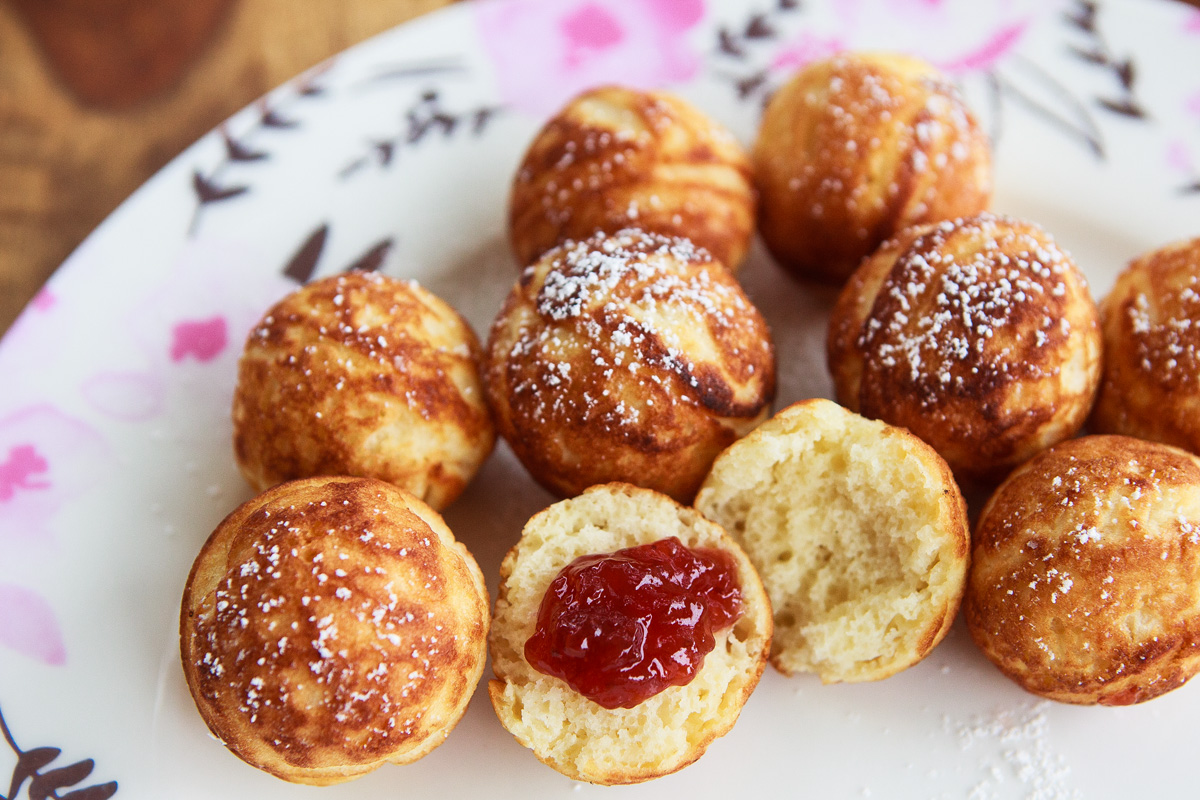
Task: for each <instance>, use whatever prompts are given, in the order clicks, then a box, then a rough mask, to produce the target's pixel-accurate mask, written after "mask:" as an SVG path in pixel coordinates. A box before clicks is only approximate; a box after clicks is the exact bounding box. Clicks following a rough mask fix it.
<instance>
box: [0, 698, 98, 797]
mask: <svg viewBox="0 0 1200 800" xmlns="http://www.w3.org/2000/svg"><path fill="white" fill-rule="evenodd" d="M0 735H2V736H3V739H4V742H5V744H7V745H8V747H9V749H11V750H12V752H13V754H14V755H15V756H16V757H17V761H16V764H15V765H14V766H13V772H12V778H11V780H10V781H9V784H8V789H7V792H6V793H5V794H3V795H0V800H17V798H18V797H19V795H20V792H21V789H22V787H26V784H28V786H27V787H26V797H27V798H28V800H108V798H110V797H112V796H113V795H114V794H116V793H117V782H116V781H109V782H108V783H102V784H96V785H95V786H88V787H84V788H80V789H73V790H71V791H69V792H66V793H65V794H60V792H62V791H63V790H64V789H67V788H69V787H72V786H75V785H77V784H79V783H80V782H82V781H83V780H85V779H86V778H87V777H88V776H89V775H91V774H92V770H93V769H94V768H95V762H94V761H92V759H90V758H87V759H84V760H82V761H77V762H75V763H74V764H69V765H67V766H65V767H58V768H55V769H46V767H48V766H49V765H50V764H51V763H53V762H54V760H55V759H56V758H58V757H59V755H61V754H62V751H61V750H60V749H59V748H57V747H35V748H33V749H32V750H22V749H21V748H20V746H18V745H17V742H16V739H15V738H14V736H13V733H12V731H11V730H9V728H8V723H7V722H5V720H4V715H3V714H0ZM2 785H3V784H0V786H2Z"/></svg>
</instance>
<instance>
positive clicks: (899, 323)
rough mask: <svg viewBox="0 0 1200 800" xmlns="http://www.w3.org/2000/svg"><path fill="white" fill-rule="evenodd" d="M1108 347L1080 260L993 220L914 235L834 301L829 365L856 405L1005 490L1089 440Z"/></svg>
mask: <svg viewBox="0 0 1200 800" xmlns="http://www.w3.org/2000/svg"><path fill="white" fill-rule="evenodd" d="M1101 350H1102V344H1101V336H1100V320H1099V312H1098V311H1097V309H1096V303H1095V301H1093V299H1092V296H1091V293H1090V290H1089V289H1088V285H1087V281H1086V280H1085V279H1084V277H1083V274H1082V273H1081V272H1080V271H1079V269H1078V267H1076V265H1075V263H1074V261H1073V260H1072V259H1071V257H1070V256H1069V255H1068V254H1067V253H1066V252H1064V251H1063V250H1062V249H1061V248H1059V247H1058V245H1057V244H1056V243H1055V242H1054V240H1053V238H1052V237H1051V236H1050V235H1049V234H1047V233H1046V232H1045V231H1044V230H1042V229H1041V228H1040V227H1038V226H1037V225H1034V224H1032V223H1029V222H1024V221H1021V220H1016V219H1012V218H1008V217H1000V216H995V215H992V214H988V213H984V214H980V215H978V216H975V217H971V218H967V219H959V220H953V221H946V222H940V223H934V224H929V225H924V226H918V227H915V228H910V229H908V230H906V231H904V232H902V233H901V234H900V235H898V236H897V237H896V238H894V239H892V240H891V241H889V242H886V243H884V244H883V245H882V246H881V247H880V248H879V250H878V251H876V252H875V253H874V254H872V256H871V257H870V258H868V259H867V260H865V261H864V262H863V264H862V266H861V267H859V269H858V270H857V271H856V272H855V273H854V275H853V276H852V277H851V278H850V280H849V281H848V282H847V284H846V286H845V287H843V289H842V293H841V294H840V295H839V297H838V300H837V302H836V304H835V305H834V309H833V312H832V315H831V318H830V327H829V340H828V350H827V357H828V363H829V369H830V372H831V373H832V374H833V382H834V387H835V389H836V391H837V399H838V401H839V402H840V403H841V404H842V405H844V406H846V407H847V408H849V409H851V410H852V411H857V412H858V413H860V414H863V415H864V416H867V417H871V418H873V419H881V420H883V421H884V422H888V423H890V424H892V425H898V426H900V427H903V428H908V429H909V430H910V431H912V432H913V433H915V434H916V435H917V436H919V437H920V438H922V439H924V440H925V441H926V442H928V443H929V444H931V445H932V446H933V448H934V449H935V450H937V451H938V453H940V454H941V456H942V457H943V458H945V459H946V461H947V462H948V463H949V464H950V467H951V468H952V469H953V470H954V472H955V474H956V475H957V476H959V477H960V478H969V479H974V480H980V481H993V480H999V479H1000V478H1003V477H1004V475H1005V474H1006V473H1007V472H1008V471H1009V470H1010V469H1012V468H1013V467H1014V466H1016V465H1017V464H1020V463H1021V462H1022V461H1025V460H1026V459H1028V458H1030V457H1031V456H1033V455H1034V454H1035V453H1037V452H1039V451H1041V450H1044V449H1046V448H1047V447H1049V446H1050V445H1052V444H1055V443H1056V442H1060V441H1062V440H1063V439H1066V438H1068V437H1070V436H1072V435H1074V434H1075V433H1076V432H1077V431H1078V430H1079V428H1080V427H1081V426H1082V425H1083V423H1084V420H1085V419H1086V418H1087V415H1088V412H1089V411H1090V410H1091V407H1092V401H1093V399H1094V398H1095V394H1096V387H1097V385H1098V383H1099V380H1100V370H1101Z"/></svg>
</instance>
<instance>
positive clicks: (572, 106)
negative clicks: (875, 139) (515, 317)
mask: <svg viewBox="0 0 1200 800" xmlns="http://www.w3.org/2000/svg"><path fill="white" fill-rule="evenodd" d="M754 214H755V193H754V183H753V179H752V176H751V168H750V159H749V157H748V156H747V154H746V152H745V150H744V149H743V148H742V146H741V145H740V144H739V143H738V142H737V140H736V139H735V138H734V137H733V135H732V134H731V133H729V131H727V130H725V129H724V128H723V127H721V126H720V125H718V124H717V123H716V122H714V121H712V120H711V119H709V118H708V117H706V116H705V115H704V114H702V113H701V112H700V111H698V110H696V109H695V108H693V107H692V106H691V105H689V104H688V103H686V102H684V101H683V100H681V99H679V98H678V97H674V96H672V95H670V94H667V93H665V92H655V91H640V90H637V89H627V88H623V87H618V86H604V87H600V88H597V89H592V90H590V91H587V92H584V93H583V94H581V95H579V96H578V97H576V98H574V99H573V100H571V101H570V102H569V103H568V104H567V105H566V107H565V108H563V109H562V110H561V111H559V112H558V114H556V115H555V116H554V117H552V118H551V119H550V120H549V121H548V122H547V123H546V125H545V126H544V127H543V128H542V129H541V131H540V132H539V133H538V134H537V136H536V137H535V138H534V140H533V142H532V144H530V146H529V150H528V152H527V153H526V154H525V158H524V160H523V161H522V162H521V165H520V167H519V168H518V170H517V173H516V177H515V178H514V180H513V185H512V194H511V197H510V199H509V238H510V241H511V244H512V248H513V253H514V255H515V256H516V258H517V262H518V263H519V264H520V265H521V266H525V265H527V264H530V263H532V262H533V261H534V260H535V259H536V258H537V257H538V256H540V255H541V254H542V253H544V252H546V251H547V250H549V249H550V248H551V247H554V246H555V245H558V244H562V243H563V242H565V241H567V240H568V239H575V240H578V239H586V238H587V237H588V236H591V235H592V234H593V233H595V232H596V231H604V232H605V233H616V232H617V231H619V230H621V229H623V228H628V227H639V228H642V229H643V230H647V231H653V232H655V233H661V234H664V235H667V236H682V237H684V238H687V239H691V240H692V241H693V242H695V243H696V244H697V245H699V246H701V247H703V248H705V249H707V250H708V251H709V253H711V254H712V256H713V257H714V258H715V259H716V260H717V261H719V262H721V263H722V264H724V265H725V266H726V267H728V268H729V269H732V270H736V269H737V268H738V267H739V266H740V265H741V263H742V259H743V258H744V257H745V255H746V250H747V248H748V247H749V246H750V240H751V238H752V237H753V236H754Z"/></svg>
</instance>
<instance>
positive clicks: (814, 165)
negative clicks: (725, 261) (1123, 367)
mask: <svg viewBox="0 0 1200 800" xmlns="http://www.w3.org/2000/svg"><path fill="white" fill-rule="evenodd" d="M753 158H754V169H755V175H756V180H757V182H758V189H759V192H760V201H759V231H760V232H761V233H762V237H763V241H764V242H765V243H766V245H767V248H768V249H769V250H770V251H771V254H772V255H773V256H774V257H775V259H776V260H777V261H778V262H779V263H780V264H781V265H783V267H784V268H786V269H787V270H788V271H789V272H791V273H792V274H794V275H796V276H797V277H801V278H806V279H812V280H817V281H821V282H825V283H833V284H841V283H842V282H844V281H845V280H846V278H847V277H849V275H850V273H851V272H853V271H854V269H855V267H857V266H858V264H859V262H860V261H861V260H862V258H863V257H864V256H866V255H868V254H869V253H871V252H872V251H873V250H875V248H876V247H878V246H879V245H880V244H881V243H882V242H883V241H884V240H885V239H888V238H890V237H891V236H893V235H895V234H896V233H898V232H899V231H900V230H902V229H904V228H906V227H908V226H910V225H915V224H918V223H924V222H935V221H938V220H943V219H950V218H954V217H963V216H969V215H972V214H976V213H978V212H980V211H984V210H985V209H987V207H988V204H989V203H990V202H991V194H992V166H991V149H990V144H989V142H988V140H987V137H986V136H985V135H984V133H983V132H982V131H981V130H980V127H979V125H978V123H977V122H976V121H975V118H974V116H972V114H971V112H970V111H969V110H968V109H967V107H966V105H965V103H964V101H963V99H962V97H961V95H960V94H959V92H958V91H957V90H956V89H955V87H954V86H953V85H952V84H951V83H950V82H949V80H948V79H947V78H946V77H945V76H943V75H942V74H940V73H939V72H938V71H937V70H936V69H935V68H934V67H932V66H930V65H929V64H926V63H925V62H923V61H920V60H918V59H915V58H911V57H909V56H904V55H899V54H891V53H841V54H839V55H835V56H833V57H832V58H829V59H826V60H822V61H817V62H814V63H812V64H810V65H808V66H807V67H805V68H804V69H803V70H801V71H800V72H799V73H798V74H797V75H795V77H793V78H792V79H791V80H790V81H789V82H788V83H787V84H785V85H784V86H783V87H782V88H780V89H779V90H778V91H777V92H776V93H775V94H774V96H772V98H771V100H770V102H769V104H768V105H767V108H766V111H765V112H764V114H763V119H762V125H761V127H760V128H759V133H758V139H757V141H756V142H755V145H754V153H753Z"/></svg>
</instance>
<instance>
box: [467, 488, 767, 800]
mask: <svg viewBox="0 0 1200 800" xmlns="http://www.w3.org/2000/svg"><path fill="white" fill-rule="evenodd" d="M586 491H587V492H614V493H619V494H625V495H631V494H636V493H640V492H644V491H645V490H644V489H641V488H640V487H637V486H633V485H631V484H623V483H619V482H614V483H608V484H602V485H597V486H592V487H589V488H588V489H587V490H586ZM541 513H543V514H544V513H545V512H544V511H543V512H541ZM680 513H681V514H682V515H688V514H693V513H694V514H696V516H698V517H700V518H701V519H704V521H705V522H706V523H708V524H712V525H713V526H714V528H716V530H717V532H718V536H719V541H717V542H715V543H713V542H706V543H705V544H704V546H706V547H719V548H721V549H722V550H724V551H725V552H727V553H728V554H729V555H730V556H731V557H732V558H733V559H734V562H735V563H736V564H737V568H738V581H739V585H740V586H741V589H742V599H743V602H744V604H745V609H744V613H743V620H749V623H743V622H739V623H735V624H737V625H740V624H753V625H754V626H756V627H757V628H759V629H761V630H762V631H764V632H765V636H764V637H763V645H762V647H761V649H760V650H759V651H758V652H751V653H748V654H747V655H748V657H749V658H751V659H752V660H753V662H754V664H753V669H752V671H751V672H750V673H748V676H747V679H746V681H745V683H744V684H743V685H742V686H741V687H740V689H739V691H737V692H736V693H735V694H733V695H731V696H729V697H728V698H727V699H726V702H725V703H724V704H723V708H725V709H728V711H727V713H726V714H725V715H724V716H723V717H722V718H721V719H719V720H717V721H716V724H712V721H710V727H709V730H708V733H707V735H706V736H704V737H703V738H702V739H698V740H696V742H695V743H694V745H693V747H692V750H691V752H690V753H689V754H688V755H687V757H686V758H684V759H681V760H678V761H675V762H672V763H671V764H659V765H657V766H656V767H655V768H653V769H649V770H626V771H622V770H613V771H610V772H608V773H606V774H604V775H603V776H598V775H584V774H582V773H580V772H579V771H577V770H576V769H574V766H573V765H571V764H564V763H562V762H560V761H556V760H554V759H552V758H547V757H545V756H544V754H542V753H539V752H537V751H536V750H534V751H533V752H534V755H535V756H536V757H537V758H538V760H539V761H541V762H542V763H543V764H546V765H547V766H549V767H551V768H553V769H555V770H557V771H558V772H561V773H562V774H564V775H566V776H567V777H569V778H572V779H573V780H582V781H587V782H590V783H595V784H599V785H604V786H625V785H631V784H636V783H644V782H646V781H649V780H653V779H655V778H661V777H663V776H664V775H670V774H673V773H675V772H678V771H679V770H681V769H683V768H684V767H687V766H689V765H691V764H693V763H695V762H696V761H697V760H698V759H699V758H700V756H702V755H704V753H705V752H706V751H707V749H708V746H709V745H710V744H712V743H713V742H714V741H716V740H717V739H719V738H721V737H722V736H724V735H725V734H727V733H728V732H729V731H730V730H732V729H733V726H734V724H735V723H736V722H737V719H738V716H739V715H740V713H741V709H742V708H743V707H744V706H745V704H746V701H747V700H748V699H749V698H750V695H751V694H752V693H753V692H754V689H755V688H756V687H757V686H758V682H759V680H760V679H761V678H762V674H763V672H764V671H765V669H766V665H767V662H768V657H769V655H770V651H771V635H772V632H773V621H772V619H771V609H770V600H768V598H767V595H766V590H765V589H764V588H763V585H762V581H761V580H760V579H759V577H758V572H757V571H756V570H755V569H754V565H753V564H752V563H751V562H750V559H749V557H748V556H747V555H746V553H745V551H743V550H742V548H741V547H740V546H739V545H738V544H737V542H736V541H735V540H734V539H733V538H732V537H730V536H729V534H728V533H727V532H726V531H725V530H724V529H722V528H720V526H717V525H715V523H711V521H710V520H707V519H705V518H704V517H703V516H702V515H700V514H699V513H698V512H695V511H694V510H693V509H690V508H681V509H680ZM536 519H537V517H536V516H535V517H534V518H533V519H530V520H529V522H527V523H526V525H525V530H529V529H531V528H533V527H534V526H535V525H536V522H535V521H536ZM564 533H567V534H569V532H564ZM519 550H520V543H518V544H517V545H514V546H513V547H512V548H511V549H510V550H509V551H508V553H507V554H506V555H505V557H504V560H503V561H502V562H501V565H500V586H499V589H498V591H497V597H496V609H497V613H499V609H500V608H502V607H503V606H507V605H509V604H510V601H509V599H508V592H509V585H510V583H511V581H512V580H514V579H519V575H518V576H514V570H515V569H516V566H517V562H518V557H519ZM563 566H564V567H565V566H566V564H564V565H563ZM508 635H509V632H506V631H503V630H499V629H495V630H493V631H492V633H491V635H490V636H489V647H490V648H491V651H492V659H493V665H495V664H496V662H497V660H498V659H497V657H496V648H497V646H498V644H497V643H498V640H499V639H500V638H501V637H506V636H508ZM510 677H511V676H509V675H507V674H505V673H504V672H503V670H502V669H498V670H497V672H496V677H495V678H493V679H492V680H490V681H488V697H489V699H490V700H491V702H492V706H493V708H494V709H496V711H497V715H498V716H500V718H501V721H502V722H503V720H504V715H503V714H502V713H501V707H502V705H503V704H502V697H503V693H504V687H505V685H506V683H507V681H508V679H509V678H510Z"/></svg>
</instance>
